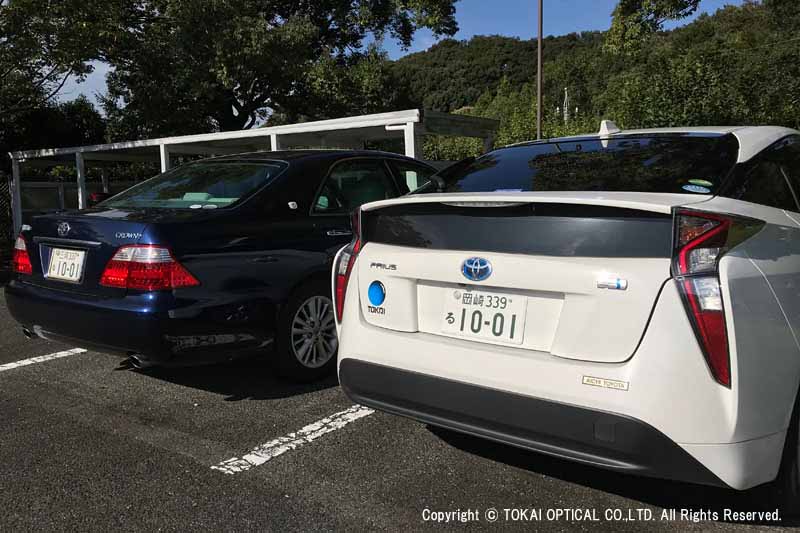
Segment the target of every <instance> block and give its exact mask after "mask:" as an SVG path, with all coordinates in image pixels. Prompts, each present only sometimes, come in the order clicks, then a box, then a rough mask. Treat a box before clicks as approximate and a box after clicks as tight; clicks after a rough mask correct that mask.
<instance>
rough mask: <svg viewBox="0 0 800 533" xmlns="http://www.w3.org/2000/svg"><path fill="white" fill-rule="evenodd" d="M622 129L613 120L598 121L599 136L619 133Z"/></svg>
mask: <svg viewBox="0 0 800 533" xmlns="http://www.w3.org/2000/svg"><path fill="white" fill-rule="evenodd" d="M621 131H622V130H621V129H619V127H617V125H616V124H615V123H614V121H613V120H601V121H600V132H599V134H600V135H601V136H603V135H613V134H615V133H619V132H621Z"/></svg>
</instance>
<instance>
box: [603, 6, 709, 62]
mask: <svg viewBox="0 0 800 533" xmlns="http://www.w3.org/2000/svg"><path fill="white" fill-rule="evenodd" d="M699 4H700V0H620V2H619V4H617V7H616V8H615V9H614V13H613V18H612V21H611V29H609V30H608V34H607V35H606V43H605V46H606V50H608V51H611V52H624V53H633V52H638V51H640V50H641V46H642V43H643V42H644V41H645V40H646V39H647V38H648V37H650V36H652V35H654V34H655V33H657V32H659V31H661V30H662V29H663V27H664V23H665V22H667V21H668V20H679V19H682V18H686V17H688V16H689V15H691V14H693V13H694V12H695V11H697V6H698V5H699Z"/></svg>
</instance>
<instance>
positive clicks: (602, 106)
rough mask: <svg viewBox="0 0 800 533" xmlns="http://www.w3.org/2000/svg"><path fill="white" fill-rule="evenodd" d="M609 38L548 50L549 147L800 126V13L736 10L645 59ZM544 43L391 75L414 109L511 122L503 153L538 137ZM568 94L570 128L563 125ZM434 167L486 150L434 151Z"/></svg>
mask: <svg viewBox="0 0 800 533" xmlns="http://www.w3.org/2000/svg"><path fill="white" fill-rule="evenodd" d="M606 41H607V38H606V34H604V33H600V32H589V33H583V34H571V35H566V36H561V37H549V38H547V39H545V41H544V61H545V65H544V79H545V97H544V102H545V103H544V112H545V116H546V123H545V134H546V135H548V136H553V135H560V134H563V133H570V132H582V131H586V130H587V129H590V130H594V129H596V128H597V125H598V122H599V120H600V119H601V118H610V119H613V120H615V121H617V123H618V124H620V125H621V126H623V127H656V126H671V125H701V124H703V125H708V124H719V125H727V124H779V125H786V126H790V127H798V126H799V125H800V2H796V1H794V0H765V1H764V2H748V3H746V4H744V5H743V6H741V7H726V8H724V9H721V10H719V11H718V12H716V13H715V14H714V15H704V16H701V17H699V18H698V19H697V20H696V21H694V22H693V23H691V24H688V25H686V26H684V27H681V28H679V29H676V30H674V31H670V32H659V33H657V34H656V35H654V36H653V37H651V38H649V39H648V40H646V41H645V42H643V43H642V45H641V47H640V48H639V49H638V50H634V51H626V52H614V51H612V50H609V46H608V43H606ZM535 60H536V43H535V41H533V40H531V41H523V40H519V39H513V38H508V37H500V36H492V37H475V38H473V39H471V40H469V41H466V42H464V41H455V40H452V39H451V40H446V41H443V42H441V43H439V44H437V45H435V46H433V47H432V48H431V49H429V50H427V51H425V52H421V53H416V54H412V55H409V56H407V57H404V58H402V59H400V60H399V61H396V62H395V63H394V64H393V65H392V74H393V76H394V81H395V83H398V84H400V85H401V86H402V87H403V90H402V91H400V92H401V93H403V92H405V93H406V94H407V98H408V104H411V105H420V106H424V107H428V108H431V109H437V110H442V111H451V112H453V111H455V112H463V113H468V114H475V115H480V116H488V117H493V118H498V119H500V120H501V131H500V135H499V138H498V139H497V142H498V143H500V144H505V143H509V142H516V141H521V140H525V139H531V138H533V137H535V133H536V131H535V130H536V127H535V116H536V108H535V79H536V65H535ZM564 88H567V89H568V92H569V99H570V104H569V107H570V115H571V116H570V121H569V122H568V123H566V124H565V123H564V118H563V109H558V111H560V114H557V108H563V100H564ZM426 149H427V151H428V152H429V155H430V156H438V157H448V158H452V157H455V154H454V153H453V151H454V150H455V152H456V153H458V154H461V153H462V152H464V151H471V150H477V149H478V145H477V144H474V143H469V142H467V143H465V142H463V141H443V140H434V141H432V142H429V143H428V145H427V147H426Z"/></svg>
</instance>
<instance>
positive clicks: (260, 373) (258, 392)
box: [117, 355, 339, 402]
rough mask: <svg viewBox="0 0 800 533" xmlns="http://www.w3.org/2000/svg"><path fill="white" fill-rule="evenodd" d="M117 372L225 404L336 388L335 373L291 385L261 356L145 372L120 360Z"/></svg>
mask: <svg viewBox="0 0 800 533" xmlns="http://www.w3.org/2000/svg"><path fill="white" fill-rule="evenodd" d="M117 370H128V371H131V372H137V373H140V374H143V375H146V376H148V377H151V378H155V379H160V380H162V381H168V382H170V383H175V384H177V385H182V386H184V387H192V388H195V389H201V390H205V391H208V392H213V393H216V394H220V395H223V396H225V401H228V402H237V401H241V400H274V399H278V398H288V397H291V396H300V395H303V394H309V393H312V392H317V391H321V390H324V389H329V388H331V387H336V386H338V385H339V381H338V379H337V378H336V375H335V374H332V375H330V376H328V377H326V378H323V379H322V380H319V381H315V382H313V383H293V382H291V381H288V380H285V379H282V378H281V377H280V376H278V375H276V374H275V371H274V370H273V369H272V367H271V365H270V364H269V360H268V358H267V357H265V356H263V355H262V356H253V357H248V358H243V359H238V360H235V361H230V362H227V363H219V364H214V365H204V366H193V367H176V368H159V367H152V368H147V369H136V368H133V367H132V366H131V365H130V364H129V362H128V361H127V360H123V361H122V362H121V363H120V366H119V367H117Z"/></svg>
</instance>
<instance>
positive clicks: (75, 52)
mask: <svg viewBox="0 0 800 533" xmlns="http://www.w3.org/2000/svg"><path fill="white" fill-rule="evenodd" d="M112 4H113V3H112ZM110 12H111V9H110V7H109V6H107V5H106V2H103V1H101V0H0V110H1V111H2V112H0V121H2V122H1V123H0V125H1V124H5V125H6V126H7V125H8V124H9V122H10V121H13V120H15V118H16V117H17V115H18V114H20V113H24V112H27V111H30V110H32V109H35V108H37V107H41V106H45V105H47V104H48V102H50V101H51V100H52V99H53V98H54V97H55V96H56V95H57V94H58V93H59V91H60V90H61V88H62V87H63V86H64V84H65V83H66V82H67V80H68V79H69V78H70V77H73V76H74V77H78V78H81V77H83V76H85V75H86V74H88V73H89V72H91V70H92V66H91V65H90V64H89V61H91V60H93V59H97V58H98V57H100V54H101V53H100V50H101V48H102V46H103V44H104V43H105V42H106V41H107V40H108V39H109V36H110V35H111V33H112V32H111V28H112V26H111V17H110V16H109V13H110ZM0 127H1V126H0Z"/></svg>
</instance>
